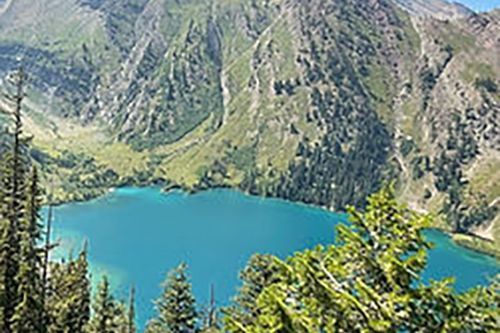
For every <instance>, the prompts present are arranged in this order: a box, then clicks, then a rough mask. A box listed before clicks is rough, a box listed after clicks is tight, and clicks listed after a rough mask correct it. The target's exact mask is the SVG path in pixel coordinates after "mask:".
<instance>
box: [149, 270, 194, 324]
mask: <svg viewBox="0 0 500 333" xmlns="http://www.w3.org/2000/svg"><path fill="white" fill-rule="evenodd" d="M186 269H187V265H186V264H180V265H179V266H178V267H177V268H176V269H174V270H173V271H171V272H170V273H169V274H168V276H167V279H166V280H165V282H164V284H163V288H164V290H163V294H162V295H161V296H160V298H159V299H158V300H157V301H156V309H157V311H158V317H157V318H154V319H153V320H151V322H150V323H149V324H148V327H147V329H146V332H147V333H193V332H195V329H196V319H197V313H196V307H195V299H194V296H193V293H192V291H191V284H190V282H189V280H188V276H187V274H186Z"/></svg>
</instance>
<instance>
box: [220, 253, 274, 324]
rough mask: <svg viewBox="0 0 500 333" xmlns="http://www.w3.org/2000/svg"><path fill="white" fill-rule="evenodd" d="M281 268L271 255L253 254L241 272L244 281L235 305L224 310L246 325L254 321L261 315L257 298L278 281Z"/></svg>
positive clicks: (235, 299)
mask: <svg viewBox="0 0 500 333" xmlns="http://www.w3.org/2000/svg"><path fill="white" fill-rule="evenodd" d="M279 272H280V268H279V266H278V265H277V264H276V262H275V258H274V257H273V256H271V255H261V254H256V255H253V256H252V257H251V258H250V260H249V262H248V265H247V266H246V267H245V269H244V270H243V271H242V272H241V273H240V279H241V281H242V283H243V285H242V287H241V288H240V290H239V293H238V294H237V295H236V297H235V298H234V302H233V305H232V306H231V307H229V308H227V309H225V310H224V312H225V314H226V315H228V316H231V317H232V318H237V320H238V321H239V322H241V323H244V324H245V325H248V324H250V323H252V322H253V321H254V320H255V319H256V318H257V316H258V315H259V307H258V306H257V299H258V298H259V296H260V294H261V293H262V291H263V290H264V289H265V288H266V287H269V286H271V285H272V284H273V283H275V282H277V281H278V278H279V274H278V273H279Z"/></svg>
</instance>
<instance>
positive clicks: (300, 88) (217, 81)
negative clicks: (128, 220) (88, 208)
mask: <svg viewBox="0 0 500 333" xmlns="http://www.w3.org/2000/svg"><path fill="white" fill-rule="evenodd" d="M2 8H3V9H1V10H0V77H2V78H5V77H6V75H7V74H8V73H9V72H10V71H12V70H14V69H15V68H16V67H17V66H18V64H19V62H20V61H21V62H22V63H23V64H24V66H25V67H26V70H27V72H28V74H29V78H30V91H29V92H28V96H29V101H28V102H27V103H26V106H27V109H28V114H27V127H28V130H29V131H30V132H31V133H32V134H34V135H35V146H36V147H37V149H35V150H34V151H33V152H32V154H33V155H34V157H35V158H36V159H37V160H38V161H39V162H40V163H41V164H42V165H43V167H44V169H45V172H46V174H49V175H51V177H53V178H55V179H56V183H57V185H58V186H56V190H57V193H56V195H57V196H58V197H59V198H60V199H62V200H67V199H84V198H88V197H91V196H94V195H96V194H99V193H102V192H103V191H105V190H107V188H109V187H112V186H117V185H121V184H150V183H162V184H168V185H169V186H182V187H185V188H188V189H203V188H207V187H214V186H232V187H239V188H241V189H242V190H245V191H248V192H250V193H254V194H260V195H270V196H278V197H283V198H287V199H290V200H295V201H302V202H306V203H313V204H318V205H322V206H325V207H328V208H332V209H342V208H343V207H345V205H346V204H355V205H363V204H364V201H363V200H364V199H363V198H365V197H366V196H367V195H368V194H369V193H372V192H374V191H375V190H376V189H378V188H379V187H380V185H381V184H382V183H383V182H384V181H385V180H387V179H397V180H398V182H397V187H398V192H399V194H400V196H401V197H402V198H404V199H405V200H407V201H409V202H410V203H411V205H412V206H413V208H416V209H420V210H426V211H432V212H435V213H439V214H440V215H441V216H443V225H442V226H445V225H447V226H448V228H450V229H451V230H454V231H458V232H461V233H469V232H473V233H476V234H479V235H481V236H483V237H485V238H495V239H496V240H497V241H499V240H500V238H499V237H500V236H498V235H499V233H498V230H499V229H500V217H499V216H500V215H499V214H498V197H499V196H500V188H499V186H498V184H500V172H499V170H500V135H499V128H498V124H499V123H500V122H499V121H498V115H499V114H500V112H499V109H500V106H499V102H500V92H499V90H498V84H499V82H498V78H499V73H500V68H499V67H500V64H499V62H498V54H499V51H500V40H499V38H498V36H500V31H499V30H500V23H499V22H500V16H499V12H498V11H493V12H490V13H485V14H475V13H473V12H471V11H469V10H467V9H465V8H464V7H462V6H460V5H457V4H450V3H447V2H445V1H440V0H433V1H425V2H424V1H419V0H406V1H405V0H398V1H396V2H393V1H390V0H322V1H320V0H311V1H300V0H221V1H210V2H207V1H205V0H11V1H7V2H4V4H3V7H2ZM2 82H3V86H4V89H6V90H8V89H9V87H8V84H7V83H6V82H7V81H6V80H3V81H2ZM5 103H6V102H3V105H5V106H6V104H5ZM493 235H495V236H493Z"/></svg>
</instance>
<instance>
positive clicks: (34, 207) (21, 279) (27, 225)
mask: <svg viewBox="0 0 500 333" xmlns="http://www.w3.org/2000/svg"><path fill="white" fill-rule="evenodd" d="M27 190H28V191H27V195H26V205H25V207H26V210H25V216H24V219H23V220H22V221H21V222H22V223H21V225H20V237H19V238H20V253H19V270H18V274H17V277H16V283H17V285H18V295H19V297H20V299H19V303H18V304H17V306H16V309H15V313H14V315H13V317H12V331H13V332H15V333H42V332H45V331H46V330H45V325H44V318H45V310H44V304H43V297H42V285H41V283H42V281H41V274H40V272H41V270H40V268H41V267H40V264H41V262H40V257H39V253H38V248H37V241H38V240H39V238H40V225H39V211H40V208H41V198H40V194H41V193H40V189H39V184H38V174H37V170H36V168H33V170H32V173H31V177H30V181H29V186H28V187H27Z"/></svg>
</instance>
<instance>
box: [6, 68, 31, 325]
mask: <svg viewBox="0 0 500 333" xmlns="http://www.w3.org/2000/svg"><path fill="white" fill-rule="evenodd" d="M24 81H25V74H24V71H23V70H22V69H20V70H19V71H18V72H17V73H16V74H15V75H14V82H13V83H14V86H15V89H16V93H15V95H14V96H13V97H10V100H11V101H12V102H13V103H14V112H13V126H12V127H13V128H12V133H11V134H10V137H11V138H10V139H11V140H9V142H8V143H7V152H6V153H5V154H4V156H3V158H4V165H3V170H2V178H1V179H0V182H1V184H0V188H1V190H2V192H3V194H2V200H3V202H2V207H3V211H2V212H1V215H0V222H1V224H0V293H1V294H0V312H1V313H2V315H1V316H0V317H1V319H2V322H1V323H0V329H1V330H2V332H5V333H11V332H12V327H11V325H12V320H13V316H14V313H15V311H16V307H17V305H18V303H19V302H20V301H21V302H22V301H23V298H24V296H23V295H19V291H20V287H19V285H18V280H19V279H18V274H19V267H20V263H19V254H20V252H21V245H20V243H21V237H20V228H21V227H20V223H21V221H22V219H23V214H24V213H25V203H26V202H25V183H26V180H25V176H26V169H27V165H28V163H27V161H26V157H25V154H24V151H23V145H24V140H23V137H22V135H23V126H22V114H21V113H22V102H23V99H24ZM25 236H26V235H25ZM29 242H30V240H28V239H26V237H25V239H24V240H23V241H22V243H23V244H25V245H26V244H28V243H29ZM23 252H24V253H26V252H27V250H26V246H25V249H24V251H23Z"/></svg>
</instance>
